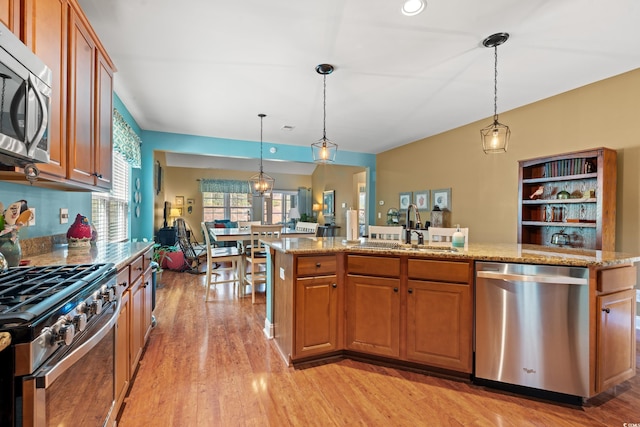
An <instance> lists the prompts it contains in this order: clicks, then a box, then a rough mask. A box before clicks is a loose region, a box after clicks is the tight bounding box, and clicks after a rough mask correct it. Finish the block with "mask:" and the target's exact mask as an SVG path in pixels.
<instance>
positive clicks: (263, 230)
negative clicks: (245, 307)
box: [242, 225, 282, 304]
mask: <svg viewBox="0 0 640 427" xmlns="http://www.w3.org/2000/svg"><path fill="white" fill-rule="evenodd" d="M281 231H282V225H252V226H251V230H250V233H249V234H250V245H251V248H250V249H249V250H248V251H244V252H243V257H244V258H243V259H244V265H243V267H242V271H243V274H244V283H246V284H248V285H251V303H252V304H255V302H256V285H257V284H260V283H265V282H266V281H267V269H266V263H267V249H266V248H265V245H264V243H261V242H260V239H264V238H270V237H274V238H277V237H280V232H281Z"/></svg>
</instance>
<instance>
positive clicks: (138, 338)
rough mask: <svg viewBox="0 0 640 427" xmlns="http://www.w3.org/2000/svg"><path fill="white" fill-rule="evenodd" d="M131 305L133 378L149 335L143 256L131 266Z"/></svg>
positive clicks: (130, 359)
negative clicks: (146, 322) (146, 320)
mask: <svg viewBox="0 0 640 427" xmlns="http://www.w3.org/2000/svg"><path fill="white" fill-rule="evenodd" d="M129 269H130V270H129V282H130V283H131V285H130V288H129V289H130V290H129V301H130V302H129V303H130V304H131V306H130V315H129V323H130V333H129V366H130V373H131V376H133V375H134V373H135V371H136V367H137V366H138V362H139V361H140V357H141V356H142V350H143V349H144V342H145V341H144V340H145V336H146V334H147V325H146V324H145V319H146V315H145V283H144V275H143V271H144V267H143V257H142V255H140V256H138V257H137V258H136V259H134V260H133V261H132V262H131V264H129Z"/></svg>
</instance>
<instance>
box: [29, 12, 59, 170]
mask: <svg viewBox="0 0 640 427" xmlns="http://www.w3.org/2000/svg"><path fill="white" fill-rule="evenodd" d="M68 13H69V12H68V5H67V0H25V14H26V19H25V22H26V25H25V36H24V40H23V41H24V42H25V44H26V45H27V46H29V47H30V48H31V50H32V51H33V52H34V53H35V54H36V55H37V56H38V58H40V59H41V60H42V61H43V62H44V63H45V64H47V66H48V67H49V68H50V69H51V76H52V83H51V93H52V96H51V109H50V110H49V132H48V138H49V157H50V160H49V163H47V164H38V169H40V173H41V178H45V177H57V178H58V179H65V178H66V176H67V49H68V45H67V27H68V26H67V20H68Z"/></svg>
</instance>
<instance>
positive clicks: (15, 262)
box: [0, 234, 22, 267]
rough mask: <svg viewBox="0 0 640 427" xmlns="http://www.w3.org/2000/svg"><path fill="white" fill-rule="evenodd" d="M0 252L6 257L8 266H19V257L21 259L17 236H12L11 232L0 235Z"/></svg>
mask: <svg viewBox="0 0 640 427" xmlns="http://www.w3.org/2000/svg"><path fill="white" fill-rule="evenodd" d="M0 253H2V255H3V256H4V258H5V259H6V261H7V264H8V265H9V267H17V266H19V265H20V259H22V248H21V247H20V240H19V239H18V238H17V237H15V238H12V237H11V234H7V235H4V236H0Z"/></svg>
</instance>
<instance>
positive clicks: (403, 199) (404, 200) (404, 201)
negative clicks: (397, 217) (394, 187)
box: [400, 191, 413, 210]
mask: <svg viewBox="0 0 640 427" xmlns="http://www.w3.org/2000/svg"><path fill="white" fill-rule="evenodd" d="M412 195H413V193H412V192H411V191H409V192H405V193H400V210H404V209H407V208H408V207H409V205H410V204H411V196H412Z"/></svg>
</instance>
